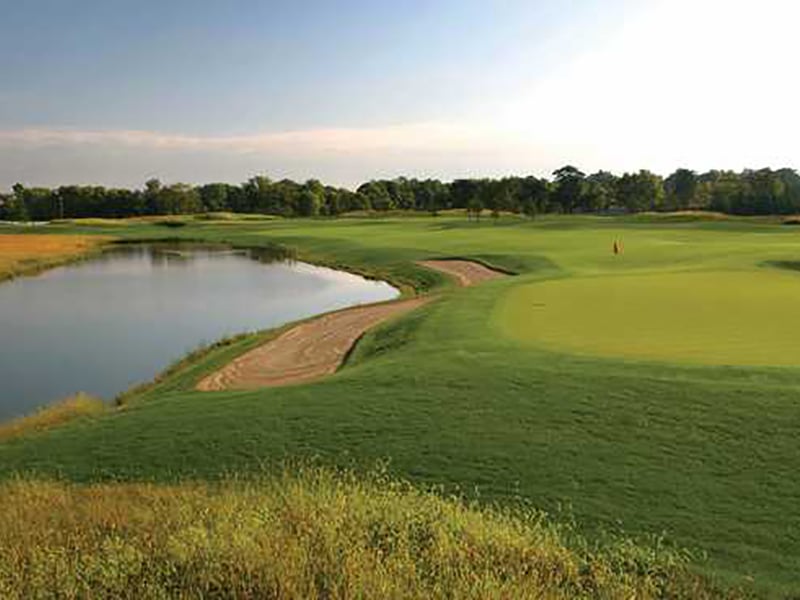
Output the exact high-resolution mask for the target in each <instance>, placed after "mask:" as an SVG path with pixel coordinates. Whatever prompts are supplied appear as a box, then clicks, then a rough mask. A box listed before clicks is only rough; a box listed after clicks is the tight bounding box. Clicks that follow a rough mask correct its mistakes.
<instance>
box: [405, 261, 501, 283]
mask: <svg viewBox="0 0 800 600" xmlns="http://www.w3.org/2000/svg"><path fill="white" fill-rule="evenodd" d="M417 264H419V265H422V266H423V267H428V268H429V269H433V270H435V271H441V272H442V273H446V274H447V275H450V276H451V277H455V278H456V279H457V280H458V283H459V285H461V286H470V285H476V284H478V283H482V282H484V281H488V280H490V279H497V278H498V277H504V276H505V273H501V272H500V271H495V270H494V269H490V268H489V267H486V266H484V265H482V264H480V263H477V262H472V261H471V260H422V261H420V262H419V263H417Z"/></svg>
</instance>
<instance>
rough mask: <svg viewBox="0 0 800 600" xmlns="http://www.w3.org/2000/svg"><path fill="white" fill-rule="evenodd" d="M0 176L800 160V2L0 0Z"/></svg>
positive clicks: (181, 176)
mask: <svg viewBox="0 0 800 600" xmlns="http://www.w3.org/2000/svg"><path fill="white" fill-rule="evenodd" d="M0 14H2V19H0V190H2V189H7V188H10V187H11V185H13V184H14V183H15V182H22V183H25V184H27V185H46V186H55V185H59V184H72V183H80V184H102V185H108V186H127V187H139V186H141V185H142V182H144V181H145V180H146V179H149V178H151V177H158V178H160V179H161V180H162V181H165V182H170V183H171V182H177V181H185V182H192V183H203V182H210V181H228V182H231V183H238V182H241V181H244V180H246V179H247V178H248V177H250V176H252V175H255V174H265V175H268V176H270V177H272V178H273V179H281V178H284V177H290V178H293V179H296V180H301V181H302V180H305V179H308V178H318V179H321V180H323V181H324V182H326V183H331V184H335V185H344V186H348V187H355V186H357V185H358V183H360V182H362V181H365V180H368V179H372V178H387V177H396V176H400V175H405V176H409V177H437V178H440V179H443V180H449V179H453V178H457V177H483V176H502V175H509V174H521V175H527V174H534V175H539V176H543V175H549V174H550V173H551V172H552V171H553V170H554V169H556V168H558V167H560V166H562V165H564V164H574V165H576V166H578V167H580V168H581V169H583V170H584V171H587V172H591V171H595V170H598V169H601V168H602V169H607V170H611V171H614V172H623V171H629V170H638V169H640V168H648V169H651V170H653V171H656V172H659V173H662V174H668V173H669V172H671V171H672V170H674V169H675V168H678V167H690V168H693V169H696V170H706V169H710V168H725V169H727V168H730V169H737V170H738V169H742V168H745V167H762V166H773V167H783V166H789V167H798V166H800V164H798V163H800V144H798V142H797V140H798V139H800V119H798V118H797V117H798V109H800V102H799V101H798V98H800V78H798V77H797V76H796V74H795V73H796V69H797V65H796V60H797V57H798V50H797V45H796V41H795V40H796V35H795V28H796V23H797V22H798V18H800V2H796V0H758V1H755V0H746V1H745V0H638V1H634V0H558V1H557V0H547V1H543V0H494V1H491V0H483V1H478V0H391V1H389V0H372V1H367V0H335V1H334V0H330V1H323V0H295V1H291V2H290V1H285V2H273V1H267V0H262V1H256V0H226V1H222V0H220V1H212V0H160V1H154V0H138V1H134V0H26V1H25V2H19V1H17V0H0Z"/></svg>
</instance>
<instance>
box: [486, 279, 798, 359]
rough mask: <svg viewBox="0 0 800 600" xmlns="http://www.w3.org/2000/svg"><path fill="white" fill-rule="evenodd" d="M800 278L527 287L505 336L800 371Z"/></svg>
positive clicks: (510, 302)
mask: <svg viewBox="0 0 800 600" xmlns="http://www.w3.org/2000/svg"><path fill="white" fill-rule="evenodd" d="M798 299H800V274H798V273H792V272H788V273H782V272H780V271H777V270H766V269H765V270H762V271H728V272H708V273H706V272H692V273H675V274H658V275H638V276H632V275H628V276H608V277H603V276H595V277H583V278H575V279H567V280H554V281H545V282H540V283H535V284H530V285H525V286H519V287H516V288H514V289H513V290H511V291H510V292H509V294H508V295H507V296H506V297H505V298H504V299H503V301H502V302H501V303H500V304H499V307H498V310H497V321H498V324H499V326H500V328H501V329H502V331H503V332H504V333H505V334H506V335H508V336H510V337H512V338H514V339H517V340H522V341H526V342H535V343H539V344H542V345H543V346H546V347H547V348H550V349H554V350H560V351H565V352H573V353H579V354H592V355H609V356H617V357H625V358H629V359H653V360H662V361H669V362H678V363H697V364H708V365H753V366H797V365H800V345H798V344H797V334H796V331H797V327H798V325H800V311H798Z"/></svg>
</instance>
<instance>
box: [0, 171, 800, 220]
mask: <svg viewBox="0 0 800 600" xmlns="http://www.w3.org/2000/svg"><path fill="white" fill-rule="evenodd" d="M447 209H463V210H466V212H467V215H468V216H470V217H472V218H480V216H481V214H483V213H484V211H489V212H490V213H491V214H492V215H494V216H497V215H499V214H500V213H501V212H513V213H518V214H524V215H527V216H530V217H534V216H535V215H537V214H540V213H567V214H570V213H608V212H628V213H634V212H642V211H676V210H711V211H717V212H723V213H728V214H734V215H782V214H795V213H800V176H798V174H797V172H796V171H794V170H793V169H788V168H786V169H778V170H772V169H768V168H767V169H758V170H752V169H746V170H744V171H741V172H734V171H716V170H713V171H708V172H706V173H697V172H695V171H692V170H690V169H678V170H676V171H675V172H674V173H672V174H671V175H670V176H669V177H667V178H663V177H661V176H660V175H656V174H655V173H652V172H650V171H647V170H641V171H638V172H635V173H624V174H622V175H615V174H613V173H610V172H608V171H598V172H596V173H592V174H590V175H586V174H585V173H583V172H582V171H580V170H579V169H577V168H575V167H573V166H565V167H562V168H560V169H558V170H556V171H554V172H553V176H552V178H549V179H548V178H539V177H533V176H528V177H503V178H500V179H488V178H483V179H456V180H454V181H451V182H442V181H439V180H437V179H425V180H419V179H408V178H405V177H398V178H396V179H391V180H372V181H369V182H367V183H364V184H362V185H360V186H359V187H358V189H357V190H356V191H351V190H348V189H345V188H340V187H333V186H328V185H323V184H322V183H320V182H319V181H317V180H315V179H310V180H308V181H306V182H305V183H297V182H295V181H291V180H289V179H284V180H281V181H272V180H271V179H269V178H268V177H264V176H256V177H251V178H250V179H248V180H247V181H246V182H245V183H243V184H241V185H231V184H227V183H209V184H205V185H198V186H193V185H189V184H185V183H175V184H172V185H163V184H162V183H161V182H160V181H159V180H157V179H151V180H149V181H147V182H146V183H145V185H144V187H143V188H142V189H138V190H130V189H116V188H106V187H102V186H78V185H65V186H60V187H58V188H55V189H51V188H43V187H25V186H23V185H21V184H17V185H15V186H14V187H13V190H12V193H11V194H0V220H12V221H24V220H34V221H50V220H54V219H74V218H84V217H106V218H120V217H135V216H148V215H177V214H191V213H202V212H236V213H261V214H270V215H280V216H284V217H313V216H336V215H339V214H342V213H345V212H352V211H390V210H409V211H426V212H429V213H431V214H434V215H435V214H437V213H438V212H439V211H442V210H447Z"/></svg>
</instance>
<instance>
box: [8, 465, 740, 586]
mask: <svg viewBox="0 0 800 600" xmlns="http://www.w3.org/2000/svg"><path fill="white" fill-rule="evenodd" d="M0 505H1V506H2V507H3V510H2V511H1V512H0V596H2V597H3V598H5V599H7V600H15V599H23V598H24V599H30V598H50V597H59V598H90V597H113V598H136V599H138V598H167V597H170V598H174V597H181V598H298V599H314V598H325V599H331V600H332V599H336V598H476V599H478V598H480V599H484V598H553V599H555V598H564V599H567V598H569V599H572V598H626V599H627V598H634V597H635V598H641V599H646V598H665V597H669V598H734V597H740V594H738V593H736V592H733V591H729V592H723V591H721V590H720V589H717V588H715V587H714V586H712V585H711V583H710V582H709V581H708V580H706V579H704V578H702V577H700V576H697V575H695V574H693V573H692V572H691V571H690V570H689V568H688V563H687V560H686V558H687V557H686V556H685V555H684V554H682V553H680V552H675V551H671V550H669V549H665V548H661V547H658V546H651V547H646V546H640V545H637V544H634V543H632V542H630V541H626V540H616V541H614V542H613V543H609V544H607V545H605V546H604V547H602V548H592V547H590V546H589V545H587V544H586V543H582V542H580V540H579V539H577V538H575V536H574V534H573V533H572V532H571V531H569V530H567V529H562V528H559V527H556V526H554V525H552V524H550V523H548V521H547V520H546V519H545V517H544V516H543V515H541V514H540V513H537V512H534V511H515V512H511V511H508V510H498V509H490V508H485V507H484V508H477V507H475V506H469V505H466V504H464V503H463V502H461V501H459V500H457V499H453V498H449V499H445V498H442V497H439V496H437V495H434V494H432V493H426V492H420V491H418V490H416V489H414V488H413V487H411V486H409V485H407V484H403V483H398V482H396V481H392V480H389V479H387V478H385V477H381V476H380V475H378V476H371V477H368V478H357V477H355V476H353V475H352V474H343V475H342V474H339V475H334V474H332V473H331V472H329V471H325V470H319V469H301V470H300V472H299V473H297V472H294V474H289V472H288V471H287V472H285V473H284V474H283V475H282V476H277V477H274V478H264V479H261V480H258V481H255V482H252V481H251V482H243V481H238V482H237V481H228V482H225V483H221V484H200V483H194V484H192V483H188V484H178V485H168V486H167V485H163V486H159V485H152V484H106V485H92V486H85V487H84V486H77V485H68V484H62V483H54V482H47V481H36V480H25V479H15V480H10V481H7V482H5V483H3V484H0Z"/></svg>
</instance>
